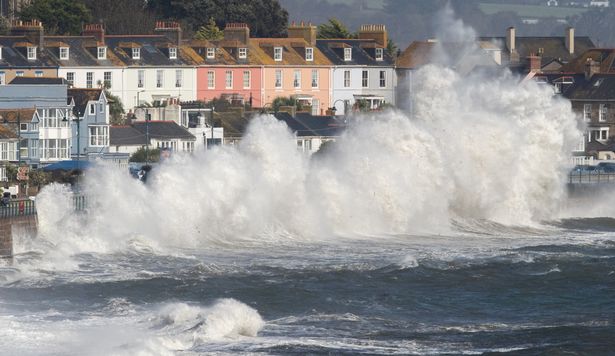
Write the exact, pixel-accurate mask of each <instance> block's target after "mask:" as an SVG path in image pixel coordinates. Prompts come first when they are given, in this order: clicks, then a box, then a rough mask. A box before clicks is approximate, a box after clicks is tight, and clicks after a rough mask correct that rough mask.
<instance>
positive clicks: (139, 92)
mask: <svg viewBox="0 0 615 356" xmlns="http://www.w3.org/2000/svg"><path fill="white" fill-rule="evenodd" d="M143 92H145V90H139V91H138V92H137V106H136V107H139V105H140V104H141V102H140V100H139V94H141V93H143Z"/></svg>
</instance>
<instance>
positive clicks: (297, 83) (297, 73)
mask: <svg viewBox="0 0 615 356" xmlns="http://www.w3.org/2000/svg"><path fill="white" fill-rule="evenodd" d="M293 88H295V89H301V69H295V70H294V71H293Z"/></svg>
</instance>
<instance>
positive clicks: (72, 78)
mask: <svg viewBox="0 0 615 356" xmlns="http://www.w3.org/2000/svg"><path fill="white" fill-rule="evenodd" d="M66 81H67V82H68V84H70V86H71V87H72V86H74V85H75V72H67V73H66Z"/></svg>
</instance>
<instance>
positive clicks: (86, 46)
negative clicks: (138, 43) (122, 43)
mask: <svg viewBox="0 0 615 356" xmlns="http://www.w3.org/2000/svg"><path fill="white" fill-rule="evenodd" d="M65 44H66V45H68V47H69V53H68V59H60V47H64V45H65ZM105 45H106V44H103V43H98V42H97V41H96V39H95V38H94V37H90V36H45V51H46V52H48V53H49V56H50V57H51V58H53V60H54V61H55V62H57V63H58V64H60V65H61V66H63V67H79V66H88V67H90V66H94V67H96V66H100V67H110V66H123V65H124V63H123V62H122V61H121V60H120V59H119V58H118V57H117V56H116V55H115V54H114V53H113V51H110V50H109V48H107V57H106V59H98V52H97V51H98V48H97V47H98V46H105ZM107 47H108V45H107Z"/></svg>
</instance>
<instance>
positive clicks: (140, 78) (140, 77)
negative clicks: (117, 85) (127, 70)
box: [137, 69, 145, 88]
mask: <svg viewBox="0 0 615 356" xmlns="http://www.w3.org/2000/svg"><path fill="white" fill-rule="evenodd" d="M137 87H138V88H144V87H145V69H139V70H138V71H137Z"/></svg>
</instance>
